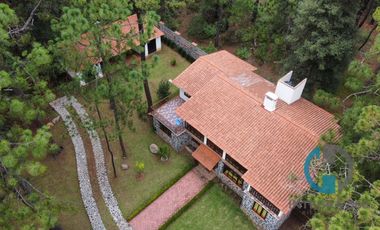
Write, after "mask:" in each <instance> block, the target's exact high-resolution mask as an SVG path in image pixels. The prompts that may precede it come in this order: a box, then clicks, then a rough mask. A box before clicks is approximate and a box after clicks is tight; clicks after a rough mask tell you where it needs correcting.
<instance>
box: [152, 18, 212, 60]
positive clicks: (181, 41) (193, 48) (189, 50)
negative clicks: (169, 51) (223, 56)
mask: <svg viewBox="0 0 380 230" xmlns="http://www.w3.org/2000/svg"><path fill="white" fill-rule="evenodd" d="M158 26H159V29H160V30H161V31H162V32H164V38H165V39H168V40H170V41H171V42H173V43H174V44H175V45H176V46H177V47H178V48H180V49H182V50H183V51H184V52H185V53H186V54H187V55H188V56H190V57H191V58H192V59H194V60H196V59H198V58H199V57H200V56H203V55H206V54H207V53H206V52H205V51H203V50H202V49H200V48H199V47H198V46H197V45H196V44H194V43H192V42H190V41H188V40H186V39H185V38H184V37H182V36H181V35H180V34H179V33H178V32H174V31H172V30H171V29H169V28H168V27H167V26H165V24H164V23H163V22H160V23H159V24H158Z"/></svg>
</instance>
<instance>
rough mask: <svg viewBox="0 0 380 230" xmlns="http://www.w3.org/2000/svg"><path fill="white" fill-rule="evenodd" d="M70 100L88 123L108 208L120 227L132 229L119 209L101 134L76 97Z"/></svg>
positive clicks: (86, 123) (82, 118) (87, 128)
mask: <svg viewBox="0 0 380 230" xmlns="http://www.w3.org/2000/svg"><path fill="white" fill-rule="evenodd" d="M70 101H71V105H72V106H73V108H74V109H75V111H76V112H77V114H78V115H79V117H80V119H81V121H82V123H83V124H85V125H86V130H87V133H88V135H89V137H90V140H91V145H92V149H93V152H94V155H95V164H96V176H97V178H98V183H99V186H100V190H101V192H102V196H103V199H104V201H105V203H106V205H107V207H108V210H109V211H110V213H111V216H112V218H113V220H114V222H115V223H116V225H117V226H118V227H119V229H123V230H124V229H131V227H130V226H129V224H128V223H127V221H126V220H125V219H124V217H123V214H122V213H121V211H120V209H119V205H118V203H117V200H116V198H115V196H114V194H113V192H112V188H111V185H110V183H109V181H108V176H107V170H106V164H105V162H104V152H103V149H102V145H101V143H100V139H99V135H98V133H97V132H96V130H95V129H93V128H91V127H93V123H92V121H91V119H90V118H89V117H88V114H87V112H86V110H85V109H84V108H83V107H82V105H81V104H79V103H78V101H77V100H76V99H75V98H71V99H70Z"/></svg>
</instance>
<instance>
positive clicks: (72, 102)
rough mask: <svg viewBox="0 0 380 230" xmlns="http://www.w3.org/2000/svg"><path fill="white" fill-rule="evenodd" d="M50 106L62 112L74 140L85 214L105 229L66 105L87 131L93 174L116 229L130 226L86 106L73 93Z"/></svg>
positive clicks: (78, 138) (83, 150)
mask: <svg viewBox="0 0 380 230" xmlns="http://www.w3.org/2000/svg"><path fill="white" fill-rule="evenodd" d="M51 106H52V107H53V108H54V109H55V110H56V111H57V112H58V113H59V114H60V115H61V117H62V119H63V120H64V122H65V125H66V127H67V129H68V130H69V134H70V136H71V139H72V142H73V143H74V147H75V153H76V157H77V170H78V178H79V185H80V190H81V195H82V199H83V202H84V205H85V208H86V211H87V215H88V216H89V218H90V222H91V225H92V228H93V229H105V227H104V225H103V223H102V220H101V217H100V214H99V210H98V208H97V206H96V202H95V199H94V197H93V194H92V189H91V183H90V177H89V174H88V166H87V160H86V159H87V158H86V152H85V149H84V145H83V141H82V138H81V136H80V135H79V132H78V130H77V128H76V126H75V123H74V122H73V120H72V118H71V116H70V113H69V112H68V111H67V109H66V108H65V107H66V106H72V107H73V108H74V109H75V111H76V113H77V114H78V115H79V117H80V119H81V122H82V123H83V124H84V126H85V128H86V131H87V133H88V135H89V138H90V141H91V145H92V149H93V153H94V158H95V166H96V177H97V179H98V183H99V187H100V190H101V194H102V197H103V200H104V201H105V203H106V206H107V207H108V210H109V212H110V214H111V216H112V218H113V220H114V222H115V223H116V225H117V226H118V228H119V229H122V230H129V229H131V227H130V225H129V224H128V222H127V221H126V220H125V219H124V217H123V215H122V212H121V211H120V209H119V205H118V203H117V200H116V198H115V196H114V194H113V192H112V189H111V185H110V183H109V180H108V176H107V170H106V165H105V161H104V153H103V149H102V145H101V142H100V139H99V135H98V133H97V132H96V130H94V129H92V128H91V127H93V125H92V121H91V119H90V118H89V116H88V114H87V112H86V110H85V109H84V108H83V106H82V105H81V104H80V103H78V101H77V100H76V99H75V98H73V97H71V98H70V99H68V98H67V97H62V98H59V99H57V100H56V101H54V102H52V103H51ZM72 134H73V135H72ZM74 134H75V135H74Z"/></svg>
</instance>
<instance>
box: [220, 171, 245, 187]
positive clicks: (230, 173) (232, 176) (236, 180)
mask: <svg viewBox="0 0 380 230" xmlns="http://www.w3.org/2000/svg"><path fill="white" fill-rule="evenodd" d="M223 173H224V175H226V177H228V178H230V180H232V181H233V182H234V183H235V184H236V185H237V186H239V187H240V188H243V183H244V180H243V179H242V178H241V177H240V176H239V174H237V173H236V172H234V171H233V170H232V169H230V168H229V167H228V166H227V165H224V172H223Z"/></svg>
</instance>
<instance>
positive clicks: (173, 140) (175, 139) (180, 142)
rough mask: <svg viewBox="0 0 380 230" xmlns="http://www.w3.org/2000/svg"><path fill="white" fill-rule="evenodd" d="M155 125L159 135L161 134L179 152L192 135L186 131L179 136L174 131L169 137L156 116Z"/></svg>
mask: <svg viewBox="0 0 380 230" xmlns="http://www.w3.org/2000/svg"><path fill="white" fill-rule="evenodd" d="M153 127H154V130H155V132H156V133H157V135H158V136H160V137H161V138H162V139H163V140H164V141H165V142H166V143H168V144H170V145H171V146H172V147H173V148H174V149H175V151H177V152H179V151H180V150H181V149H182V148H183V147H184V146H185V145H187V144H188V143H189V141H190V140H191V137H190V135H189V134H188V133H187V132H184V133H182V134H180V135H178V136H177V135H175V134H174V133H173V132H172V133H171V136H170V137H169V136H168V135H167V134H166V133H165V132H163V131H162V130H161V129H160V123H159V121H157V119H156V118H153Z"/></svg>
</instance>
